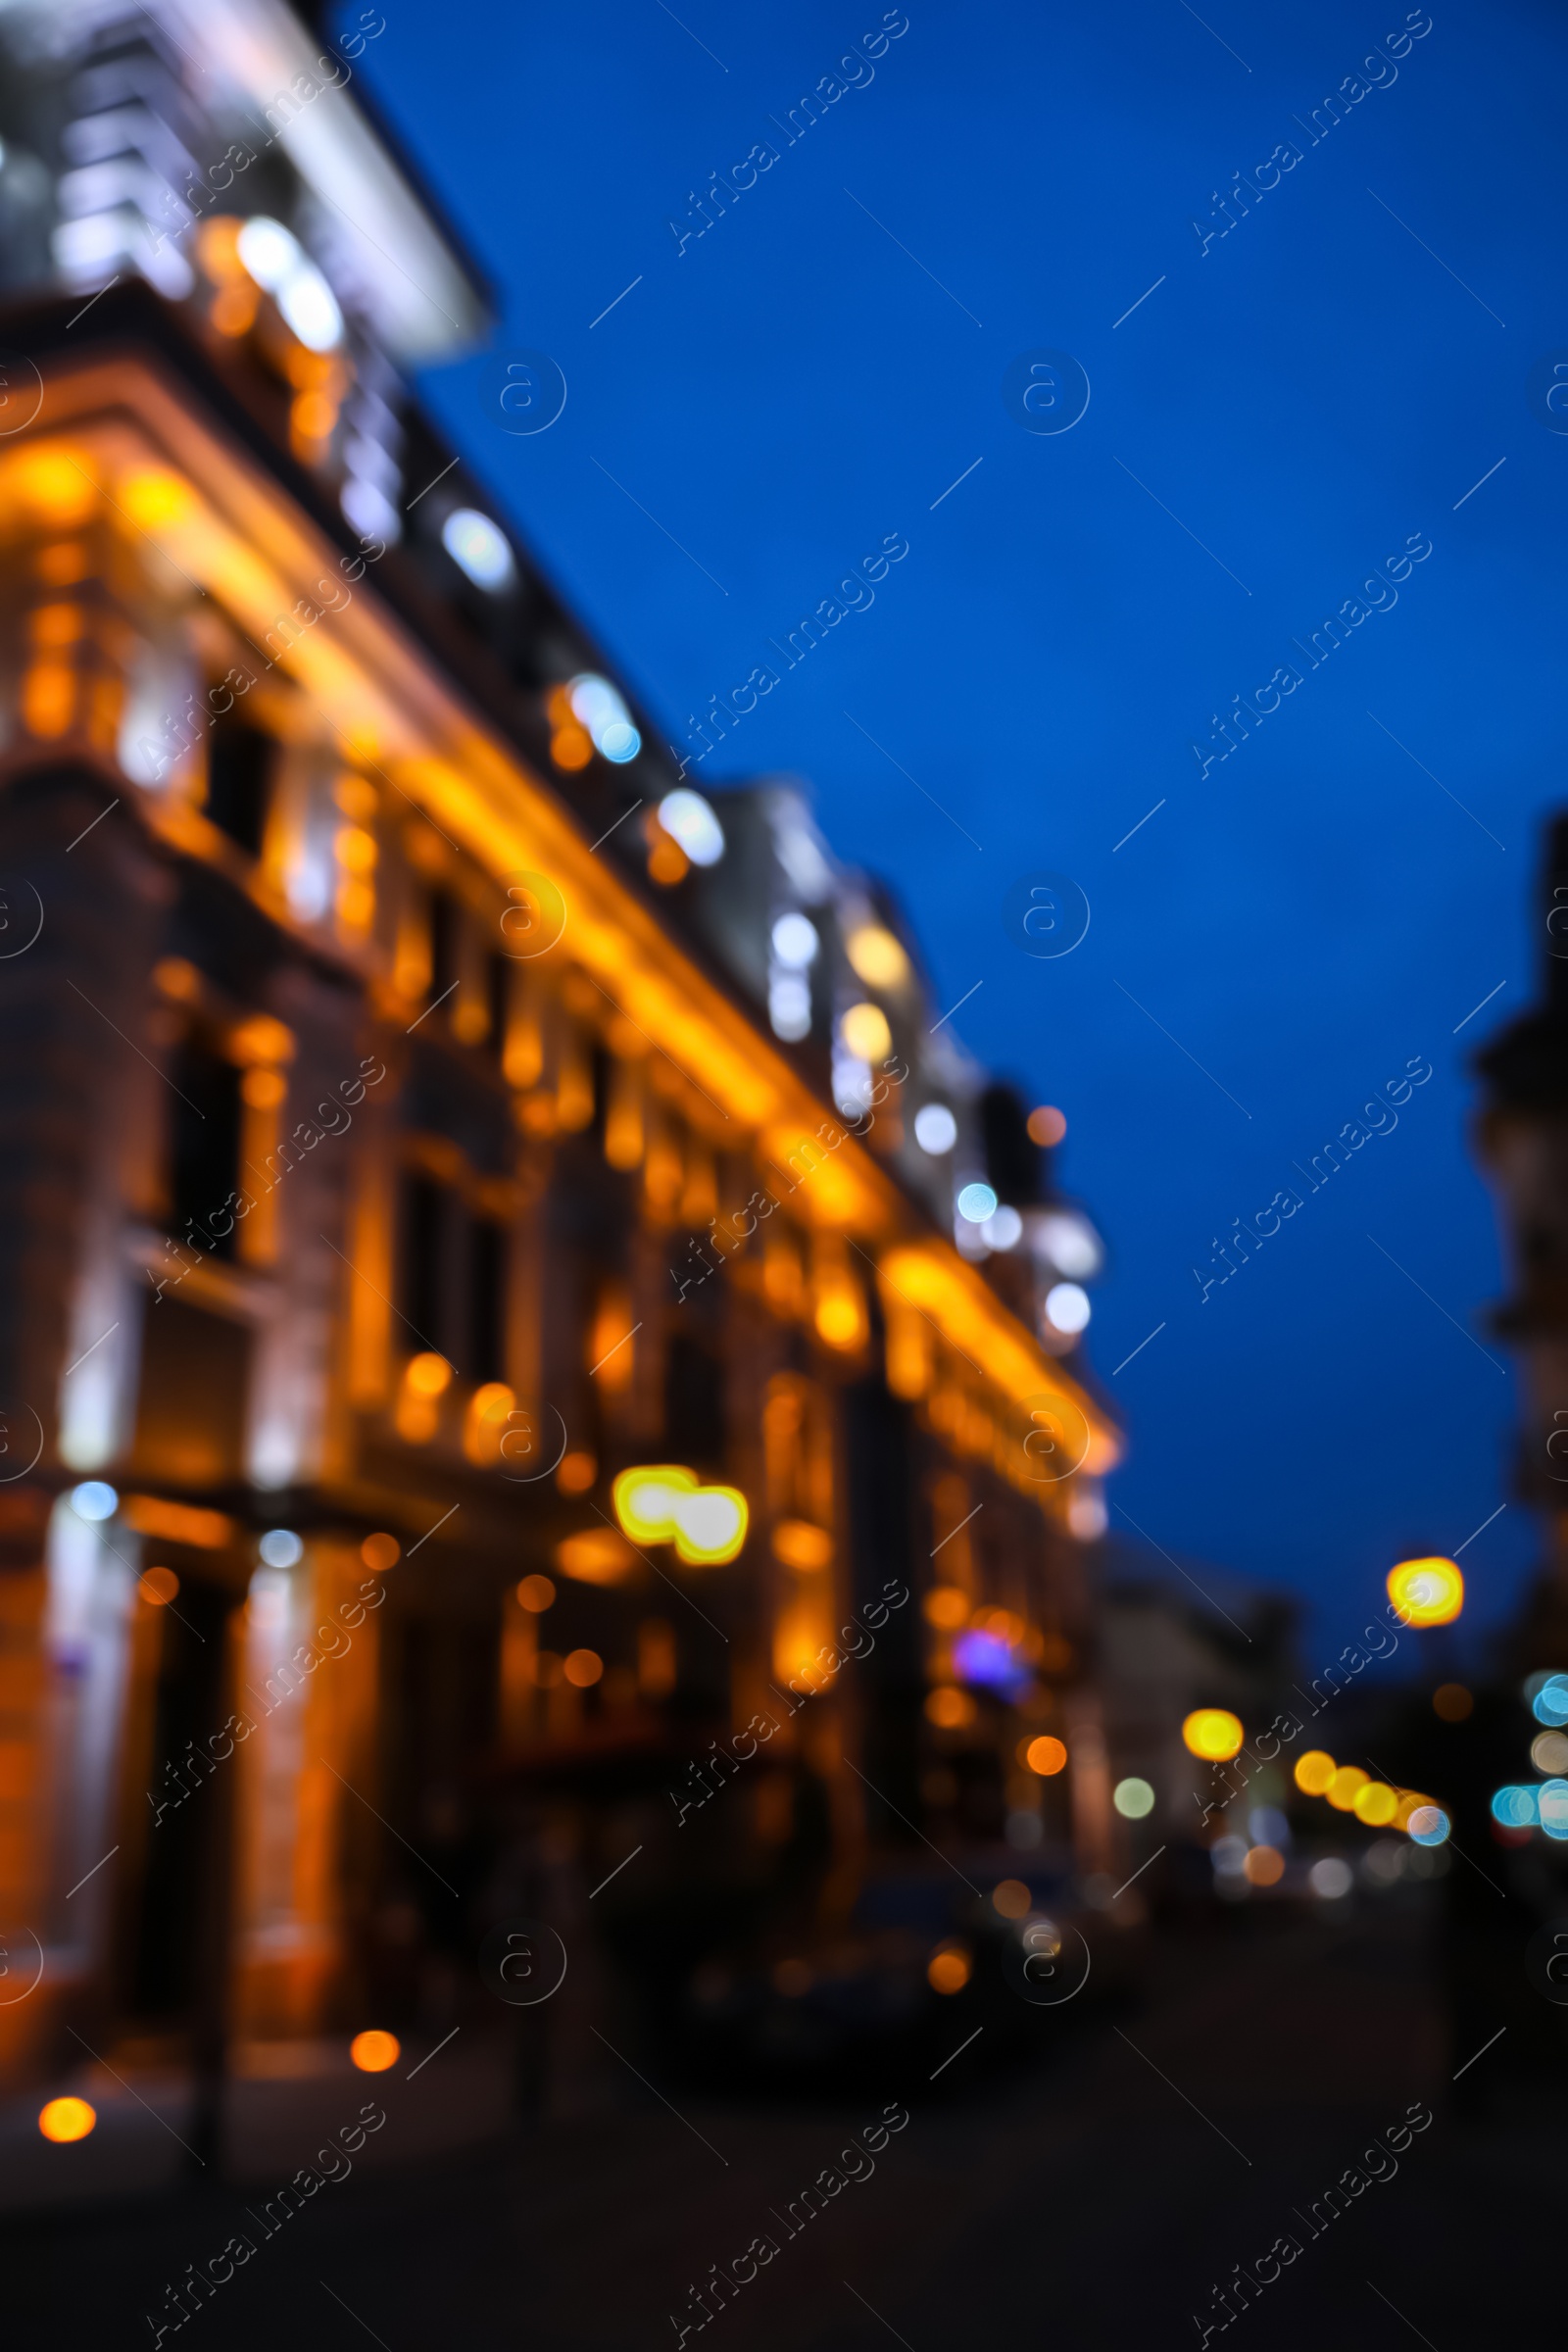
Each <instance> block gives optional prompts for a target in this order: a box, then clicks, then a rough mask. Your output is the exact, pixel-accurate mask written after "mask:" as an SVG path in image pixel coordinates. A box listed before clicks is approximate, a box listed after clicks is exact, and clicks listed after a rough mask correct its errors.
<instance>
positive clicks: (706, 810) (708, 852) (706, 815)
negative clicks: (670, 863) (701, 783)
mask: <svg viewBox="0 0 1568 2352" xmlns="http://www.w3.org/2000/svg"><path fill="white" fill-rule="evenodd" d="M659 821H660V823H661V824H662V826H663V828H664V831H665V832H666V833H667V834H668V835H669V837H670V839H671V840H672V841H676V842H678V843H679V844H680V847H681V848H682V849H683V850H684V851H685V853H686V855H687V857H688V858H690V859H691V861H692V863H693V865H716V864H717V863H718V861H719V859H720V858H722V857H723V855H724V833H723V828H722V826H721V825H720V824H719V821H718V819H717V817H716V816H715V815H714V814H713V811H712V809H711V808H710V807H709V805H708V803H707V802H706V801H705V800H704V798H703V796H702V794H701V793H700V792H693V791H691V790H690V789H689V787H688V786H686V785H684V784H682V785H679V786H677V788H676V789H675V791H673V792H666V793H665V795H664V797H663V799H662V801H661V802H660V804H659Z"/></svg>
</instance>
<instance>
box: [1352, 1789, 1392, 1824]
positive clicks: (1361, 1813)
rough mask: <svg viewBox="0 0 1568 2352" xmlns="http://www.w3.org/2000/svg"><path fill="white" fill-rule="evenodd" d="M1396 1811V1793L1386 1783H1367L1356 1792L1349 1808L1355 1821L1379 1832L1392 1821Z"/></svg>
mask: <svg viewBox="0 0 1568 2352" xmlns="http://www.w3.org/2000/svg"><path fill="white" fill-rule="evenodd" d="M1398 1809H1399V1797H1398V1791H1397V1789H1391V1788H1390V1787H1389V1785H1388V1783H1387V1782H1386V1781H1368V1783H1367V1785H1366V1787H1365V1788H1364V1789H1357V1790H1356V1792H1355V1797H1354V1800H1353V1802H1352V1804H1351V1807H1350V1810H1351V1811H1352V1812H1353V1813H1354V1815H1355V1818H1356V1820H1357V1821H1364V1822H1365V1823H1366V1825H1367V1827H1368V1829H1372V1830H1381V1829H1382V1828H1383V1827H1384V1826H1385V1824H1387V1823H1388V1822H1391V1821H1392V1820H1393V1819H1394V1816H1395V1814H1396V1813H1397V1811H1398Z"/></svg>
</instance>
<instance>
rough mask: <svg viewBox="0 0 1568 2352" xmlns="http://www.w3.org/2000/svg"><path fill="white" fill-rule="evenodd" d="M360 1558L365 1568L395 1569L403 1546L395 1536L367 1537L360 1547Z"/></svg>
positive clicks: (377, 1569) (401, 1555)
mask: <svg viewBox="0 0 1568 2352" xmlns="http://www.w3.org/2000/svg"><path fill="white" fill-rule="evenodd" d="M360 1557H361V1559H362V1560H363V1561H364V1562H365V1565H366V1566H367V1568H374V1569H375V1570H376V1571H377V1572H378V1573H379V1572H380V1571H381V1570H382V1569H386V1568H395V1567H396V1566H397V1564H398V1562H399V1560H400V1559H401V1558H402V1557H403V1546H402V1544H400V1543H399V1542H398V1540H397V1538H396V1536H367V1537H366V1539H365V1542H364V1543H363V1544H361V1545H360Z"/></svg>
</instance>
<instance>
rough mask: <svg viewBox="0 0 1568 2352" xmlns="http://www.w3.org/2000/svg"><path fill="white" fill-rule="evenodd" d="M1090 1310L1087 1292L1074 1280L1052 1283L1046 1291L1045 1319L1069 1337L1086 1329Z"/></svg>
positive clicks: (1055, 1329) (1053, 1327)
mask: <svg viewBox="0 0 1568 2352" xmlns="http://www.w3.org/2000/svg"><path fill="white" fill-rule="evenodd" d="M1090 1312H1091V1309H1090V1305H1089V1294H1088V1292H1087V1291H1081V1290H1080V1289H1079V1288H1078V1285H1077V1284H1076V1283H1075V1282H1058V1283H1054V1285H1053V1286H1052V1288H1051V1289H1050V1290H1049V1291H1048V1292H1047V1293H1046V1320H1047V1321H1048V1322H1049V1323H1050V1325H1051V1327H1052V1329H1053V1330H1054V1331H1059V1332H1062V1333H1064V1334H1065V1335H1066V1336H1067V1337H1068V1338H1069V1339H1071V1338H1073V1337H1074V1336H1075V1335H1076V1334H1077V1333H1078V1332H1080V1331H1085V1330H1087V1329H1088V1325H1089V1316H1090Z"/></svg>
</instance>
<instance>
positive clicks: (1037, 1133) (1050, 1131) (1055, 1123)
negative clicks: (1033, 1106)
mask: <svg viewBox="0 0 1568 2352" xmlns="http://www.w3.org/2000/svg"><path fill="white" fill-rule="evenodd" d="M1026 1125H1027V1127H1028V1130H1029V1141H1030V1142H1031V1143H1032V1144H1042V1145H1044V1146H1045V1148H1046V1150H1047V1151H1049V1150H1050V1149H1051V1146H1052V1145H1053V1144H1059V1143H1060V1141H1061V1139H1062V1137H1063V1136H1064V1135H1065V1134H1066V1132H1067V1122H1066V1120H1065V1119H1064V1118H1063V1117H1062V1115H1061V1113H1060V1111H1059V1110H1057V1109H1056V1107H1055V1105H1054V1103H1041V1105H1040V1107H1039V1109H1038V1110H1032V1111H1031V1112H1030V1113H1029V1117H1028V1120H1027V1121H1026Z"/></svg>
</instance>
